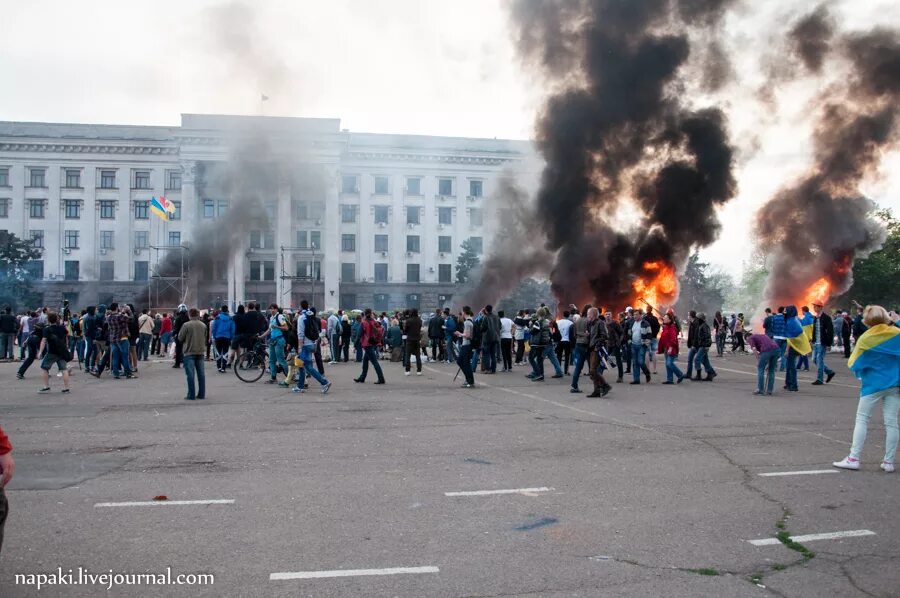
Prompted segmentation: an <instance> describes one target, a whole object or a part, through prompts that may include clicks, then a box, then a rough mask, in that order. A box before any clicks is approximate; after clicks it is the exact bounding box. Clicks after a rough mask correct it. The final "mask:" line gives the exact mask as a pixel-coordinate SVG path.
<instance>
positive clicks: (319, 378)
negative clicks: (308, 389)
mask: <svg viewBox="0 0 900 598" xmlns="http://www.w3.org/2000/svg"><path fill="white" fill-rule="evenodd" d="M300 359H302V360H303V369H302V370H300V372H299V374H300V377H299V378H298V379H297V387H298V388H303V387H304V386H306V376H312V377H313V378H314V379H315V380H316V382H318V383H319V384H321V385H322V386H325V385H326V384H328V380H327V379H326V378H325V376H323V375H322V374H320V373H319V370H317V369H316V368H314V367H313V360H314V359H315V355H314V354H313V347H309V346H306V347H303V348H302V349H300Z"/></svg>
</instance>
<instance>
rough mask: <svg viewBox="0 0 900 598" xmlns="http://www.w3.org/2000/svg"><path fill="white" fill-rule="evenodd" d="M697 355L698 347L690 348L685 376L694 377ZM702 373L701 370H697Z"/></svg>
mask: <svg viewBox="0 0 900 598" xmlns="http://www.w3.org/2000/svg"><path fill="white" fill-rule="evenodd" d="M696 357H697V347H691V348H690V349H688V354H687V372H685V373H684V377H685V378H692V377H693V374H694V359H695V358H696ZM697 373H698V374H699V373H700V372H699V371H698V372H697Z"/></svg>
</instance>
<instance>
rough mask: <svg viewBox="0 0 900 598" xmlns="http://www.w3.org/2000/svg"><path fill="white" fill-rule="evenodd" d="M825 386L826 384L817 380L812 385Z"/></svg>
mask: <svg viewBox="0 0 900 598" xmlns="http://www.w3.org/2000/svg"><path fill="white" fill-rule="evenodd" d="M824 384H825V383H824V382H822V381H821V380H815V381H814V382H813V383H812V385H813V386H822V385H824Z"/></svg>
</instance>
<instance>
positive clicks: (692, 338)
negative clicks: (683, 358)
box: [684, 310, 700, 380]
mask: <svg viewBox="0 0 900 598" xmlns="http://www.w3.org/2000/svg"><path fill="white" fill-rule="evenodd" d="M699 327H700V321H699V320H698V319H697V312H696V311H694V310H691V311H689V312H688V333H687V347H688V354H687V371H686V372H685V373H684V377H685V378H686V379H688V380H691V379H693V377H694V358H695V357H697V352H698V351H699V350H700V345H699V343H698V342H697V329H698V328H699ZM697 376H698V377H699V376H700V368H697Z"/></svg>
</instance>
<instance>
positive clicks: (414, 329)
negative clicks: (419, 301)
mask: <svg viewBox="0 0 900 598" xmlns="http://www.w3.org/2000/svg"><path fill="white" fill-rule="evenodd" d="M403 338H404V339H405V340H404V344H405V352H404V354H403V361H404V363H403V365H404V367H405V369H406V375H407V376H409V374H410V371H409V369H410V366H411V365H412V363H411V362H412V358H413V356H415V358H416V376H421V375H422V354H421V352H420V351H419V343H420V342H421V341H422V318H420V317H419V310H417V309H415V308H413V309H411V310H409V317H408V318H406V320H404V321H403Z"/></svg>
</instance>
